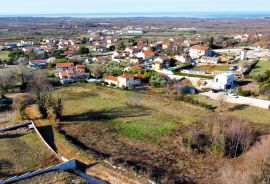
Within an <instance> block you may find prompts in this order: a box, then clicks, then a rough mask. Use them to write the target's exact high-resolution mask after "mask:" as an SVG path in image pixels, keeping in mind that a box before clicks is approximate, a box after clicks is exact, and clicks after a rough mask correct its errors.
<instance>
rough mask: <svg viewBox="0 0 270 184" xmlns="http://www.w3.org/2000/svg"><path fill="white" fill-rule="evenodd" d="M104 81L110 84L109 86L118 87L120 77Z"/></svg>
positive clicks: (111, 77)
mask: <svg viewBox="0 0 270 184" xmlns="http://www.w3.org/2000/svg"><path fill="white" fill-rule="evenodd" d="M104 81H105V82H106V83H108V84H109V85H115V86H118V84H119V82H118V77H115V76H108V77H106V78H105V79H104Z"/></svg>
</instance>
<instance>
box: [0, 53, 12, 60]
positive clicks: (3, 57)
mask: <svg viewBox="0 0 270 184" xmlns="http://www.w3.org/2000/svg"><path fill="white" fill-rule="evenodd" d="M9 53H10V51H0V60H7V59H8V58H9V57H8V54H9Z"/></svg>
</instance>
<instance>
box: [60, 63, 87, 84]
mask: <svg viewBox="0 0 270 184" xmlns="http://www.w3.org/2000/svg"><path fill="white" fill-rule="evenodd" d="M56 70H57V74H56V75H57V76H58V77H59V78H60V82H61V83H62V84H66V83H70V82H73V81H74V79H76V78H81V77H83V78H84V77H86V76H87V75H86V73H85V65H77V66H76V67H74V63H57V64H56Z"/></svg>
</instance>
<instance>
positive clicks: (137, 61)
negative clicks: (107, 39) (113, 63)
mask: <svg viewBox="0 0 270 184" xmlns="http://www.w3.org/2000/svg"><path fill="white" fill-rule="evenodd" d="M126 61H127V62H129V63H130V64H135V65H138V64H141V63H143V59H142V58H127V60H126Z"/></svg>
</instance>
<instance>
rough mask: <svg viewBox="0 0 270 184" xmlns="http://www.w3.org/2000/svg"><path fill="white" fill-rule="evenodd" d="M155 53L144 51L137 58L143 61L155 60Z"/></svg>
mask: <svg viewBox="0 0 270 184" xmlns="http://www.w3.org/2000/svg"><path fill="white" fill-rule="evenodd" d="M154 55H155V53H154V52H152V51H143V52H139V53H137V54H136V57H138V58H142V59H143V60H150V59H153V57H154Z"/></svg>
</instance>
